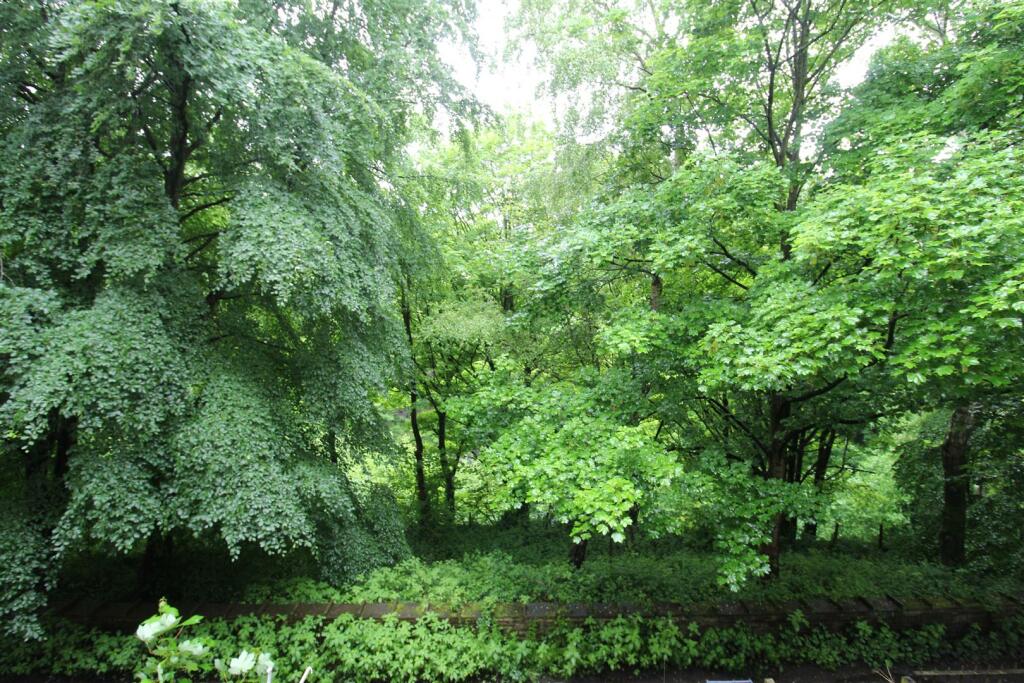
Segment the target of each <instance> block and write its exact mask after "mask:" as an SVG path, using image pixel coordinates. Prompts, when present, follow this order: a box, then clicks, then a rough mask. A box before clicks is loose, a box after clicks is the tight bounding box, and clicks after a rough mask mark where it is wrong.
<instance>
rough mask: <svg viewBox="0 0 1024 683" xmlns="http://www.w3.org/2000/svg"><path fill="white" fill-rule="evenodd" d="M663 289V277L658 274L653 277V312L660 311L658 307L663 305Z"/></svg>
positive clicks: (651, 302)
mask: <svg viewBox="0 0 1024 683" xmlns="http://www.w3.org/2000/svg"><path fill="white" fill-rule="evenodd" d="M661 289H662V282H661V276H660V275H658V274H657V273H654V274H653V275H651V301H650V304H651V310H652V311H656V310H658V306H659V305H660V304H661Z"/></svg>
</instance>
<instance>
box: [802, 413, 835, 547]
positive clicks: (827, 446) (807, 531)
mask: <svg viewBox="0 0 1024 683" xmlns="http://www.w3.org/2000/svg"><path fill="white" fill-rule="evenodd" d="M835 442H836V432H835V430H834V429H823V430H822V431H821V436H819V437H818V457H817V458H816V459H815V461H814V490H815V492H816V493H818V494H820V493H821V488H822V486H824V484H825V475H826V474H827V473H828V463H829V460H831V459H832V446H833V445H834V444H835ZM804 536H805V537H807V539H808V540H810V539H815V538H817V537H818V522H817V521H814V522H808V523H807V524H805V525H804Z"/></svg>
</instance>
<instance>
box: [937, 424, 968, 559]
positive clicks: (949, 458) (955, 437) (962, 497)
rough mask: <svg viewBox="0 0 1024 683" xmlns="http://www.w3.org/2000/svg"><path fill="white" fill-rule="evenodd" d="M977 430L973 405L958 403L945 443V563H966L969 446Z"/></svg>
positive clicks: (942, 540)
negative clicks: (972, 434) (972, 435)
mask: <svg viewBox="0 0 1024 683" xmlns="http://www.w3.org/2000/svg"><path fill="white" fill-rule="evenodd" d="M973 430H974V407H973V406H971V405H962V406H957V407H956V409H955V410H954V411H953V414H952V415H951V416H950V418H949V431H948V432H947V433H946V440H945V441H944V442H943V443H942V474H943V478H944V481H943V490H942V520H941V525H940V529H939V557H940V559H941V560H942V562H943V564H946V565H950V566H955V565H960V564H963V562H964V558H965V551H964V545H965V540H966V535H967V495H968V490H969V487H970V482H969V477H968V474H967V445H968V441H969V440H970V438H971V432H972V431H973Z"/></svg>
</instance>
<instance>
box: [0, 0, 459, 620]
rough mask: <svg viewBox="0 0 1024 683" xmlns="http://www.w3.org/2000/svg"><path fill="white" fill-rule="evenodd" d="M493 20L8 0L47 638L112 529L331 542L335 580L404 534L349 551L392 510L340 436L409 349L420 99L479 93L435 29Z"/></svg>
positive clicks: (320, 8)
mask: <svg viewBox="0 0 1024 683" xmlns="http://www.w3.org/2000/svg"><path fill="white" fill-rule="evenodd" d="M468 19H469V9H468V8H467V7H466V6H464V5H461V4H459V3H457V2H456V3H446V2H434V1H433V0H423V1H422V2H411V3H410V2H391V1H389V0H383V1H380V2H365V3H341V2H335V3H332V4H316V5H310V4H309V3H305V2H278V3H272V4H268V3H260V2H244V1H243V2H240V3H236V4H222V3H208V2H198V1H196V0H159V1H156V2H148V3H143V4H138V3H131V2H93V1H91V0H80V1H76V2H10V3H4V5H3V7H2V8H0V31H2V32H3V40H2V45H0V89H2V91H0V121H2V123H3V130H4V133H3V140H2V144H0V159H2V163H3V164H4V167H5V169H6V170H5V173H4V174H3V177H2V178H0V258H2V264H3V265H2V270H3V277H2V278H0V279H2V282H0V311H2V319H0V320H2V322H0V381H2V384H0V416H2V419H3V426H4V429H3V439H4V463H3V466H4V468H5V471H6V472H8V476H6V477H5V487H6V489H9V490H8V491H7V492H6V493H5V498H8V499H10V500H13V501H18V502H17V503H15V507H16V508H17V514H16V515H15V516H12V517H9V518H5V522H4V523H5V532H4V533H5V534H6V535H5V536H4V538H5V541H4V546H3V547H4V548H5V549H6V550H5V553H10V552H14V550H12V548H15V547H17V546H20V550H19V551H18V552H20V553H23V554H24V553H31V554H32V557H31V558H25V559H21V560H19V561H18V562H16V563H15V564H16V565H17V566H18V567H22V568H25V567H29V568H32V571H31V573H32V576H26V574H25V571H26V570H24V569H18V570H11V571H6V570H5V572H4V573H3V579H2V580H3V581H4V582H5V584H4V585H5V586H11V589H10V591H8V590H7V589H6V588H5V591H4V595H5V596H12V597H11V598H10V599H9V600H8V599H7V598H5V600H7V601H6V602H5V603H4V605H3V606H2V607H0V609H2V610H3V611H4V612H5V613H8V614H12V615H14V616H13V618H11V619H9V620H7V621H6V623H7V624H8V627H9V628H10V629H12V630H15V631H17V632H19V633H21V634H24V635H35V634H38V625H37V624H36V623H35V622H34V621H32V620H31V619H30V618H27V617H26V614H27V612H28V610H27V609H26V608H31V607H35V606H38V605H39V604H40V603H41V601H42V598H41V597H40V594H39V592H38V589H39V588H40V587H41V586H42V585H43V584H44V579H45V580H46V581H48V582H51V583H52V579H53V575H52V573H50V574H48V577H47V576H43V575H42V574H41V573H45V572H44V569H45V568H46V567H47V565H48V564H49V559H50V558H51V557H52V558H55V560H56V561H57V562H58V563H59V561H60V559H61V558H62V557H64V556H66V555H67V554H68V553H71V552H75V551H77V550H78V549H82V548H85V547H87V546H90V545H93V544H101V545H102V546H103V547H108V548H111V549H113V550H116V551H118V552H121V553H128V552H132V551H138V552H141V551H142V549H143V547H144V546H148V548H149V551H150V553H147V554H151V553H152V552H154V548H155V547H169V546H168V544H169V542H170V539H171V538H172V537H173V536H174V535H180V534H188V535H192V536H196V537H199V538H203V539H207V540H209V541H210V542H211V543H215V544H220V545H222V546H226V547H227V549H228V550H229V552H230V553H231V555H232V556H233V557H237V555H238V553H239V552H240V551H241V549H242V548H243V547H245V546H255V547H258V548H260V549H262V550H263V551H265V552H268V553H285V552H291V551H294V550H297V549H303V548H305V549H308V550H309V551H310V552H312V553H313V554H314V555H315V556H317V557H318V558H319V559H320V561H321V565H322V566H323V567H324V571H325V573H326V574H327V575H328V576H335V577H340V576H342V575H343V574H344V573H345V572H347V571H351V570H354V569H356V567H355V566H354V565H353V562H354V561H356V560H357V558H360V557H362V558H366V557H369V556H373V555H374V552H376V556H377V557H378V560H379V561H383V560H385V559H387V558H388V557H391V556H393V555H394V554H395V553H401V548H400V547H382V548H377V549H376V550H375V551H372V552H370V553H369V554H359V555H355V554H352V553H351V552H350V550H351V548H348V549H346V544H347V543H348V544H350V543H352V542H353V541H352V539H353V538H354V537H352V536H351V534H353V533H357V532H358V537H359V538H370V539H371V540H370V543H371V544H372V543H373V542H374V541H372V538H373V536H374V529H373V524H374V522H368V524H370V526H369V527H367V528H362V527H361V524H362V522H360V521H358V519H357V517H358V515H357V511H358V508H359V507H360V506H361V505H362V504H363V503H362V502H361V501H360V500H359V499H358V497H357V496H356V495H355V494H354V492H353V490H352V489H351V487H350V486H349V485H348V482H347V481H346V480H345V477H344V475H343V473H342V471H341V470H340V469H339V468H338V466H337V465H336V464H335V463H334V462H332V458H331V455H332V453H333V452H334V448H335V447H336V443H335V435H336V436H338V437H339V438H344V439H346V440H348V441H349V442H351V443H353V444H355V445H360V444H363V445H368V444H371V443H373V440H374V439H377V440H378V441H379V436H378V435H379V434H380V433H381V430H380V429H379V427H378V417H377V414H376V410H375V408H374V407H373V404H372V402H371V399H372V396H373V395H374V394H375V393H376V392H377V391H379V390H381V389H382V388H383V387H384V386H385V385H386V384H387V383H388V382H389V380H390V378H391V377H392V374H393V369H394V367H395V365H396V361H397V359H398V358H400V357H401V356H402V355H403V349H404V341H403V339H402V335H401V327H400V324H399V322H398V321H397V319H396V316H395V315H394V308H393V301H394V299H395V287H394V283H393V276H394V273H395V259H394V251H395V248H396V244H397V241H396V234H395V227H394V226H395V219H394V217H393V216H394V211H393V207H394V206H395V205H396V203H397V201H396V199H395V197H394V196H393V193H392V192H389V190H388V189H387V187H388V185H387V182H386V179H387V178H388V176H389V174H390V173H392V170H393V168H394V165H395V163H396V161H397V160H398V159H399V157H400V154H401V150H402V146H403V145H404V143H405V141H406V140H407V129H408V126H409V122H410V120H411V119H412V117H413V116H414V115H415V114H416V112H417V111H418V110H419V111H423V110H426V111H430V110H432V109H433V108H435V107H437V106H439V105H442V104H444V105H450V106H451V108H452V109H453V110H454V111H456V112H457V113H458V112H462V111H464V109H465V107H464V106H463V105H464V104H465V102H467V101H468V98H465V97H464V95H463V94H462V92H461V90H459V89H458V88H456V87H455V86H454V85H453V83H452V81H451V80H450V78H449V76H448V75H447V72H446V70H445V68H444V66H443V62H442V61H441V60H440V58H439V57H438V56H437V54H436V52H435V45H436V43H437V42H440V41H442V40H444V39H445V38H446V37H449V36H451V37H454V38H458V37H459V35H460V34H461V32H462V31H463V29H464V28H465V26H466V22H467V21H468ZM439 92H441V93H443V94H442V95H438V94H437V93H439ZM422 93H433V94H432V95H430V94H428V95H424V96H422V97H421V96H420V95H421V94H422ZM325 435H330V436H331V438H329V439H326V440H325V439H324V438H323V437H324V436H325ZM382 519H385V520H386V519H387V518H386V516H385V517H383V518H382ZM24 538H31V539H33V540H31V541H30V542H27V543H23V542H20V541H16V540H14V539H24ZM346 539H348V540H346ZM5 566H11V562H5Z"/></svg>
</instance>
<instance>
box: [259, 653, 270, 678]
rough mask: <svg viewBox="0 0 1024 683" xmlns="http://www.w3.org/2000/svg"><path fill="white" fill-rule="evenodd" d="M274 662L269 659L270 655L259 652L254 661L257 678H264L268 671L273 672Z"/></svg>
mask: <svg viewBox="0 0 1024 683" xmlns="http://www.w3.org/2000/svg"><path fill="white" fill-rule="evenodd" d="M273 668H274V662H273V660H271V659H270V655H268V654H267V653H266V652H261V653H260V656H259V659H257V660H256V673H257V675H259V676H261V677H262V676H266V675H267V672H268V671H271V670H273Z"/></svg>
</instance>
